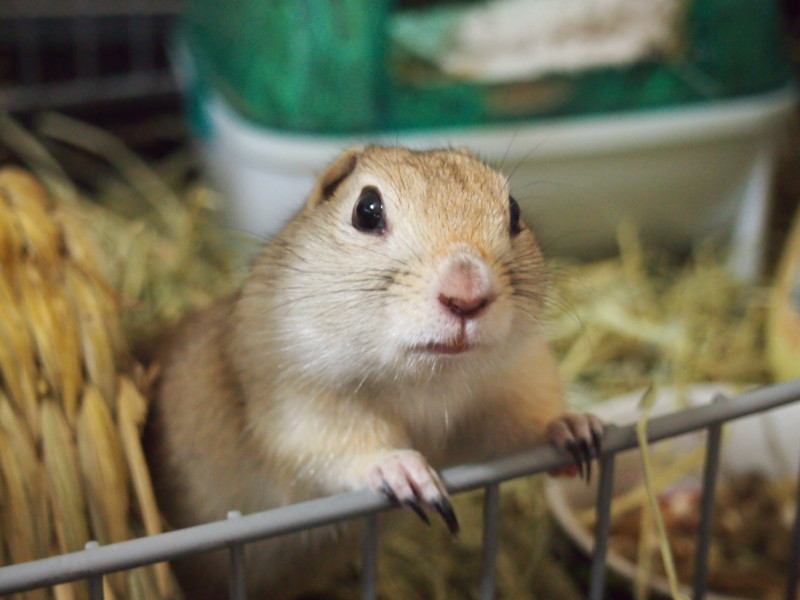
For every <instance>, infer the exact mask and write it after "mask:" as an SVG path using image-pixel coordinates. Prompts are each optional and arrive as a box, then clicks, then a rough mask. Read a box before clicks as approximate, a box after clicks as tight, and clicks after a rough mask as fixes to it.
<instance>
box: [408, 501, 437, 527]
mask: <svg viewBox="0 0 800 600" xmlns="http://www.w3.org/2000/svg"><path fill="white" fill-rule="evenodd" d="M403 504H405V505H406V506H408V507H409V508H411V510H413V511H414V512H415V513H417V516H418V517H419V518H420V519H422V520H423V521H424V522H425V524H426V525H428V526H430V524H431V520H430V519H429V518H428V515H426V514H425V509H423V508H422V505H421V504H420V503H419V502H417V501H416V500H415V499H414V498H408V499H407V500H403Z"/></svg>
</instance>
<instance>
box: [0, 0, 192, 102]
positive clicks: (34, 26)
mask: <svg viewBox="0 0 800 600" xmlns="http://www.w3.org/2000/svg"><path fill="white" fill-rule="evenodd" d="M181 5H182V2H181V0H113V1H112V0H36V1H31V0H6V1H5V2H0V22H1V23H0V24H2V25H3V27H4V29H6V30H8V31H9V32H10V35H9V36H7V39H6V40H5V43H4V46H3V49H4V50H6V51H7V54H8V56H9V64H8V66H7V68H6V71H7V72H6V73H4V74H0V75H3V76H4V81H3V85H2V86H0V108H3V109H6V110H10V111H27V110H34V109H42V108H65V107H80V106H91V105H96V104H101V103H103V102H106V101H111V100H120V99H132V98H136V99H143V98H146V97H150V96H163V95H165V94H174V93H176V92H177V84H176V82H175V79H174V78H173V76H172V70H171V68H170V65H169V64H168V63H167V61H166V56H167V47H168V46H169V40H170V37H171V35H172V30H173V28H174V27H173V23H174V20H175V19H176V18H177V15H178V14H179V12H180V8H181ZM54 58H55V59H56V60H53V59H54Z"/></svg>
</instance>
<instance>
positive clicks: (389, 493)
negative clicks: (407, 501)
mask: <svg viewBox="0 0 800 600" xmlns="http://www.w3.org/2000/svg"><path fill="white" fill-rule="evenodd" d="M381 494H383V495H384V496H386V498H387V499H388V500H389V501H390V502H394V503H395V504H400V501H399V500H398V499H397V496H396V495H395V493H394V490H393V489H392V488H391V487H389V484H388V483H384V484H383V485H381Z"/></svg>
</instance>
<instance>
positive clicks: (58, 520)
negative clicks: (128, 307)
mask: <svg viewBox="0 0 800 600" xmlns="http://www.w3.org/2000/svg"><path fill="white" fill-rule="evenodd" d="M0 213H1V214H0V228H2V230H1V231H0V264H1V265H2V271H1V272H0V376H1V377H0V381H2V386H0V483H2V485H1V486H0V522H2V525H3V528H2V531H3V535H2V538H0V548H2V550H1V551H2V556H3V562H14V563H16V562H23V561H28V560H33V559H35V558H41V557H44V556H49V555H53V554H59V553H64V552H70V551H75V550H80V549H82V548H83V547H84V545H85V544H86V543H87V542H88V541H89V540H96V541H98V542H99V543H100V544H109V543H113V542H118V541H122V540H125V539H129V538H131V537H134V536H137V535H141V534H143V533H145V532H146V533H157V532H159V531H160V529H161V524H160V519H159V517H158V511H157V508H156V505H155V499H154V496H153V491H152V488H151V485H150V479H149V475H148V473H147V469H146V465H145V462H144V455H143V452H142V448H141V445H140V443H139V435H138V432H139V430H140V428H141V426H142V423H143V421H144V418H145V411H146V403H145V400H144V398H143V397H142V395H141V393H140V392H139V390H138V388H137V384H136V383H134V379H135V375H134V374H133V373H132V371H131V369H130V366H129V365H128V364H126V360H125V358H126V351H125V347H126V346H125V343H124V341H123V338H122V334H121V331H120V326H119V309H118V306H117V302H116V295H115V294H114V292H113V291H112V289H111V288H110V287H109V286H108V285H107V283H106V282H105V280H104V278H103V275H102V273H101V270H100V268H99V266H98V263H97V260H96V257H97V256H98V252H97V250H95V249H93V248H92V247H91V246H90V243H89V240H88V238H87V236H86V235H85V233H84V229H83V227H84V225H83V223H82V222H81V217H80V215H79V214H78V213H77V212H76V211H74V210H72V209H71V208H70V207H68V206H65V205H60V204H56V203H53V202H52V199H51V198H50V197H49V196H48V194H47V192H46V191H45V189H44V188H43V187H42V186H41V185H40V184H39V183H38V182H37V181H36V180H35V179H34V178H33V177H32V176H30V175H29V174H28V173H27V172H25V171H23V170H22V169H19V168H16V167H6V168H4V169H2V170H0ZM131 514H136V515H138V517H137V519H136V520H139V519H140V520H141V521H142V522H143V523H144V524H145V526H143V527H141V528H139V527H134V526H133V521H132V520H131V518H130V517H131ZM134 589H135V590H138V591H139V593H132V590H134ZM107 593H108V596H107V597H109V598H152V597H154V594H159V595H160V596H161V597H164V598H168V597H170V596H172V595H173V594H172V582H171V579H170V577H169V573H168V571H167V570H166V568H165V567H164V566H158V567H156V568H147V569H135V570H133V571H131V572H130V573H128V574H122V575H118V576H114V577H111V578H109V579H108V581H107ZM53 595H54V596H55V597H56V598H59V599H60V598H64V599H70V598H78V599H80V598H83V597H85V595H86V591H85V586H83V585H64V586H58V587H56V588H55V590H54V592H53ZM19 597H20V598H25V599H40V598H47V597H50V595H49V592H47V591H43V590H40V591H32V592H27V593H25V594H20V595H19Z"/></svg>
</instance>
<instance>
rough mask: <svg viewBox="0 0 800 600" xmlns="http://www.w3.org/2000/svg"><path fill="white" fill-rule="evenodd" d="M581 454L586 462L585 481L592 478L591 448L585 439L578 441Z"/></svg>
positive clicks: (587, 481)
mask: <svg viewBox="0 0 800 600" xmlns="http://www.w3.org/2000/svg"><path fill="white" fill-rule="evenodd" d="M580 449H581V455H582V456H583V460H584V462H585V464H586V483H589V482H590V481H591V480H592V449H591V448H590V447H589V442H587V441H586V440H583V439H582V440H581V441H580Z"/></svg>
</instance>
